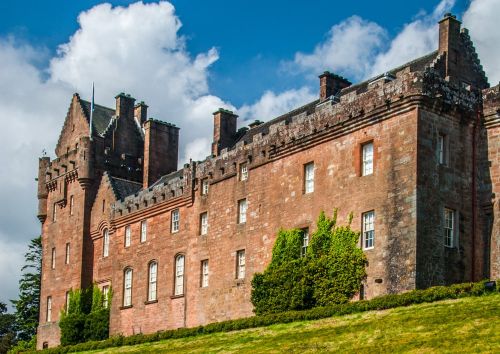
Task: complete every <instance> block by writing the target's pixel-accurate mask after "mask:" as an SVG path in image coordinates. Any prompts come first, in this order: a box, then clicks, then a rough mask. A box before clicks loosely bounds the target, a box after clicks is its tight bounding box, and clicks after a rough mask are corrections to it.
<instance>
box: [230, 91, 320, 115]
mask: <svg viewBox="0 0 500 354" xmlns="http://www.w3.org/2000/svg"><path fill="white" fill-rule="evenodd" d="M317 96H318V95H317V94H315V93H312V92H311V91H310V89H309V88H307V87H302V88H300V89H298V90H288V91H285V92H282V93H280V94H276V93H274V92H272V91H267V92H265V93H264V95H262V97H261V98H260V99H259V100H258V101H257V102H255V103H254V104H252V105H244V106H242V107H241V108H240V109H239V110H238V114H239V115H240V118H241V120H243V121H253V120H256V119H259V120H261V121H267V120H269V119H271V118H275V117H277V116H279V115H280V114H283V113H286V112H288V111H290V110H292V109H294V108H297V107H299V106H301V105H303V104H305V103H308V102H310V101H313V100H314V99H316V98H317Z"/></svg>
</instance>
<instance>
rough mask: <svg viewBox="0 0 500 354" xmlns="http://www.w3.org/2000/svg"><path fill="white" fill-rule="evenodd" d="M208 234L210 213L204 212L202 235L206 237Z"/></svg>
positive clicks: (201, 226) (201, 221) (201, 217)
mask: <svg viewBox="0 0 500 354" xmlns="http://www.w3.org/2000/svg"><path fill="white" fill-rule="evenodd" d="M207 233H208V213H207V212H204V213H201V214H200V235H206V234H207Z"/></svg>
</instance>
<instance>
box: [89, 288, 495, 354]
mask: <svg viewBox="0 0 500 354" xmlns="http://www.w3.org/2000/svg"><path fill="white" fill-rule="evenodd" d="M318 351H321V352H325V351H331V352H333V351H335V352H337V351H340V352H352V353H359V352H364V353H367V352H369V353H373V352H381V353H386V352H412V353H434V352H450V353H460V352H481V353H500V294H495V295H490V296H483V297H471V298H464V299H460V300H447V301H442V302H437V303H432V304H423V305H415V306H410V307H402V308H396V309H392V310H386V311H372V312H366V313H360V314H356V315H349V316H343V317H333V318H328V319H324V320H318V321H310V322H294V323H289V324H280V325H273V326H270V327H264V328H256V329H249V330H242V331H236V332H229V333H217V334H210V335H201V336H197V337H192V338H182V339H174V340H165V341H162V342H156V343H149V344H141V345H137V346H130V347H120V348H112V349H107V350H106V351H95V353H102V352H105V353H219V352H223V353H234V352H238V353H282V352H287V353H304V352H306V353H307V352H318Z"/></svg>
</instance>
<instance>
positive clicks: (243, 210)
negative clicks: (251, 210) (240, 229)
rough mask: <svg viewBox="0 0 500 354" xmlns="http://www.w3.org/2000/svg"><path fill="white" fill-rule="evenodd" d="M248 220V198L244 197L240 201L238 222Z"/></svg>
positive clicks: (241, 222) (242, 222)
mask: <svg viewBox="0 0 500 354" xmlns="http://www.w3.org/2000/svg"><path fill="white" fill-rule="evenodd" d="M246 222H247V200H246V199H242V200H240V201H239V202H238V224H244V223H246Z"/></svg>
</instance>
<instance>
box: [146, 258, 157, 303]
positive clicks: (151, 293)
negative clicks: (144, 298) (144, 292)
mask: <svg viewBox="0 0 500 354" xmlns="http://www.w3.org/2000/svg"><path fill="white" fill-rule="evenodd" d="M148 274H149V277H148V279H149V281H148V301H156V300H157V299H158V297H157V287H156V285H157V279H158V262H156V261H151V262H150V263H149V267H148Z"/></svg>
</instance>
